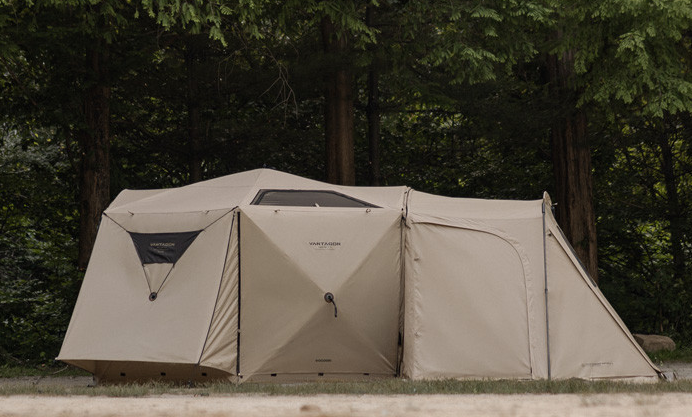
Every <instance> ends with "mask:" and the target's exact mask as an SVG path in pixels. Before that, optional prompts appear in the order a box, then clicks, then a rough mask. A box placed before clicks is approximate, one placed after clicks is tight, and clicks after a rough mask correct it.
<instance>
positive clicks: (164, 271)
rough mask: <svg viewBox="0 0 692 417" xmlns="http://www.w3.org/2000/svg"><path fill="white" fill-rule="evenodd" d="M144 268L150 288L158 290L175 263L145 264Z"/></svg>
mask: <svg viewBox="0 0 692 417" xmlns="http://www.w3.org/2000/svg"><path fill="white" fill-rule="evenodd" d="M143 268H144V275H145V277H146V279H147V282H148V283H149V289H150V290H151V291H156V290H157V289H158V288H160V287H161V285H162V284H163V283H164V280H165V279H166V278H167V277H168V274H169V273H171V272H172V270H173V264H145V265H144V267H143Z"/></svg>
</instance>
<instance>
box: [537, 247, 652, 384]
mask: <svg viewBox="0 0 692 417" xmlns="http://www.w3.org/2000/svg"><path fill="white" fill-rule="evenodd" d="M546 243H547V260H548V297H549V298H548V308H549V318H550V359H551V369H552V376H553V378H556V379H560V378H585V379H599V378H631V377H656V376H657V373H656V371H655V369H654V367H653V365H652V364H651V362H650V361H649V359H648V357H646V355H644V354H642V352H641V350H640V349H639V347H638V346H637V345H636V344H635V342H634V341H633V340H632V339H631V336H630V335H629V331H627V330H626V328H623V327H621V326H620V324H619V323H618V321H619V318H617V317H616V316H614V315H613V314H614V312H612V313H611V311H612V310H611V309H609V308H608V307H609V305H608V302H607V301H606V300H605V298H604V297H603V296H602V294H601V293H600V290H598V288H596V287H594V286H593V285H592V284H590V283H589V282H587V281H586V280H585V279H584V277H583V276H582V274H581V273H580V271H579V267H577V266H576V265H575V263H574V262H573V261H572V259H570V257H569V256H568V254H567V252H566V251H565V250H564V248H563V247H562V245H560V243H559V242H558V238H557V237H556V236H555V235H554V233H550V234H549V235H548V237H547V240H546ZM609 310H610V311H609ZM623 326H624V325H623Z"/></svg>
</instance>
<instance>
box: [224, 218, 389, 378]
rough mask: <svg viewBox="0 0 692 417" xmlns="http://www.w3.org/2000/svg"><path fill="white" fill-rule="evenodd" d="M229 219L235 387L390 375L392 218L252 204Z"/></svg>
mask: <svg viewBox="0 0 692 417" xmlns="http://www.w3.org/2000/svg"><path fill="white" fill-rule="evenodd" d="M239 220H240V221H239V225H240V231H239V233H240V238H239V239H240V279H239V281H240V285H239V288H240V297H239V299H240V309H239V311H240V321H239V323H240V324H239V332H240V333H239V335H240V337H239V339H240V341H239V365H238V371H239V375H240V377H241V378H242V380H247V379H248V378H250V377H253V376H267V377H272V376H286V375H294V376H298V375H305V376H308V377H309V378H312V377H319V376H325V375H326V376H329V375H333V376H338V375H342V376H345V375H344V374H358V375H361V376H362V375H364V374H365V375H394V374H395V373H396V364H397V349H398V346H397V341H398V334H399V308H400V288H401V284H400V281H401V212H400V211H397V210H389V209H380V208H372V209H344V208H338V209H335V208H319V207H316V208H302V207H301V208H284V207H282V208H281V209H276V208H275V207H262V206H252V207H248V208H243V209H242V210H241V211H240V214H239Z"/></svg>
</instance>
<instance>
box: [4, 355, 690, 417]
mask: <svg viewBox="0 0 692 417" xmlns="http://www.w3.org/2000/svg"><path fill="white" fill-rule="evenodd" d="M662 368H663V370H664V371H665V372H667V373H668V374H670V373H671V372H675V373H676V375H677V376H678V378H680V379H692V364H689V363H669V364H666V365H664V366H662ZM27 383H31V384H35V385H46V386H47V385H54V384H58V385H63V386H68V385H72V386H86V385H88V384H90V383H91V378H89V377H61V378H36V377H25V378H12V379H11V380H4V381H3V380H0V384H27ZM35 416H36V417H38V416H40V417H135V416H147V417H193V416H195V417H197V416H202V417H232V416H239V417H240V416H242V417H260V416H262V417H264V416H286V417H291V416H300V417H318V416H319V417H322V416H331V417H340V416H353V417H359V416H363V417H365V416H367V417H382V416H402V417H428V416H430V417H446V416H450V417H451V416H455V417H456V416H465V417H466V416H469V417H476V416H478V417H481V416H482V417H486V416H487V417H491V416H492V417H505V416H506V417H543V416H545V417H548V416H560V417H564V416H567V417H569V416H574V417H577V416H579V417H592V416H593V417H602V416H608V417H618V416H622V417H640V416H641V417H645V416H647V417H648V416H670V417H689V416H692V393H665V394H589V395H585V394H559V395H551V394H538V395H536V394H515V395H490V394H482V395H389V396H378V395H314V396H266V395H259V394H242V395H232V396H211V397H203V396H192V395H162V396H152V397H144V398H110V397H83V396H71V397H68V396H66V397H50V396H10V397H4V398H0V417H35Z"/></svg>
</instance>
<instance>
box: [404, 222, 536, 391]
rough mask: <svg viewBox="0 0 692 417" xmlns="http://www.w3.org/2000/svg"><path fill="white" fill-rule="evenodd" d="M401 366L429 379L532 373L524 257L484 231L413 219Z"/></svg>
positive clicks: (408, 243)
mask: <svg viewBox="0 0 692 417" xmlns="http://www.w3.org/2000/svg"><path fill="white" fill-rule="evenodd" d="M409 226H410V228H409V229H408V231H407V237H406V316H405V335H404V358H403V366H404V372H405V374H406V375H408V376H410V377H411V378H414V379H426V378H531V376H532V375H531V358H530V349H529V326H528V315H527V314H528V313H527V303H526V295H527V289H526V284H525V282H526V281H525V280H526V277H525V265H526V260H525V257H524V259H522V257H523V255H522V254H521V248H520V247H519V246H518V244H517V243H516V242H510V241H508V240H506V239H504V238H502V237H501V236H500V235H498V234H493V233H490V232H487V231H480V230H473V229H463V228H457V227H448V226H443V225H438V224H432V223H415V222H411V223H409Z"/></svg>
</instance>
